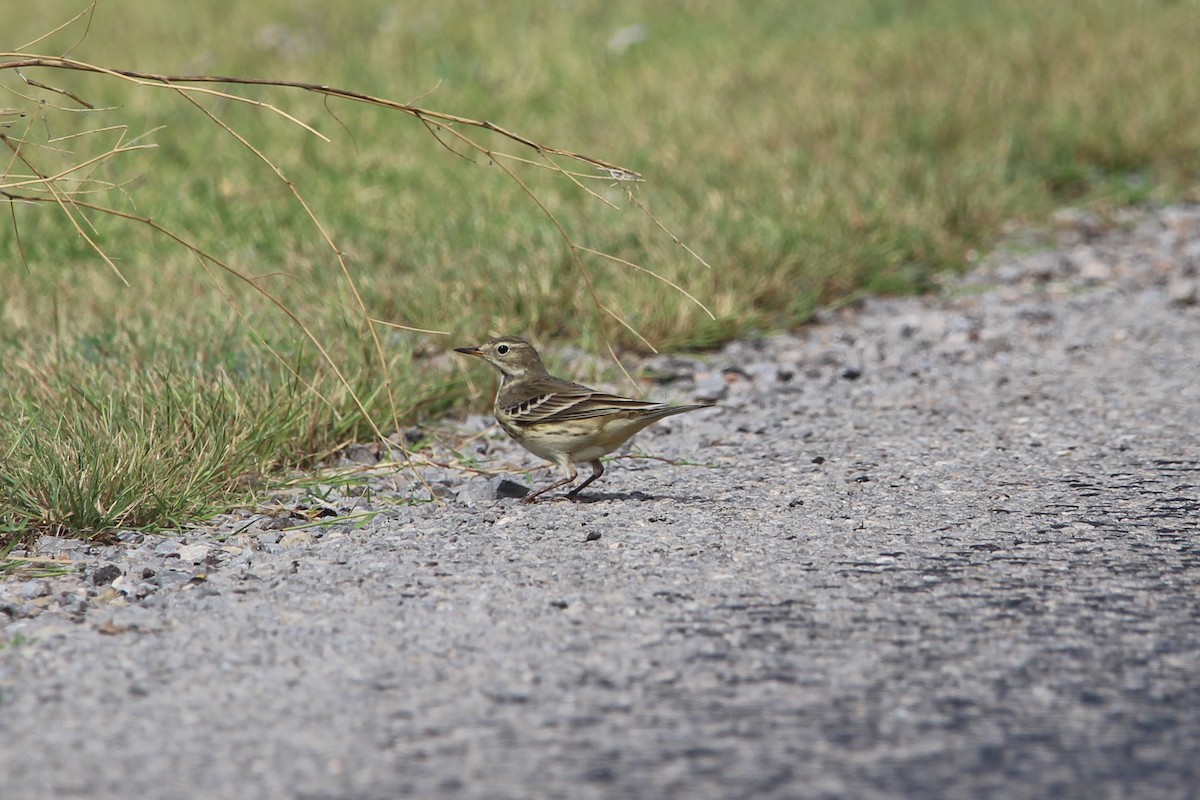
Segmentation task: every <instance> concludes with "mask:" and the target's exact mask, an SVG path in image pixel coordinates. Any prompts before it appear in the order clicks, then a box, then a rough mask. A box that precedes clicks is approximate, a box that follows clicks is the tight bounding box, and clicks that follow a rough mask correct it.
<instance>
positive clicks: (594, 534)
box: [583, 531, 600, 542]
mask: <svg viewBox="0 0 1200 800" xmlns="http://www.w3.org/2000/svg"><path fill="white" fill-rule="evenodd" d="M583 540H584V541H585V542H598V541H600V531H588V532H587V535H586V536H584V537H583Z"/></svg>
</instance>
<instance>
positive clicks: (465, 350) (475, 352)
mask: <svg viewBox="0 0 1200 800" xmlns="http://www.w3.org/2000/svg"><path fill="white" fill-rule="evenodd" d="M454 352H456V353H462V354H463V355H466V356H479V357H481V358H482V357H483V351H482V350H480V349H479V348H478V347H456V348H454Z"/></svg>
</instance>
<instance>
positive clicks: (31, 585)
mask: <svg viewBox="0 0 1200 800" xmlns="http://www.w3.org/2000/svg"><path fill="white" fill-rule="evenodd" d="M50 591H51V589H50V581H47V580H32V581H25V583H23V584H21V589H20V591H19V592H18V594H20V595H21V599H23V600H33V599H34V598H35V597H45V596H46V595H48V594H50Z"/></svg>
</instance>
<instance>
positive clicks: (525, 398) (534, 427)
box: [454, 336, 713, 503]
mask: <svg viewBox="0 0 1200 800" xmlns="http://www.w3.org/2000/svg"><path fill="white" fill-rule="evenodd" d="M454 349H455V352H458V353H462V354H464V355H468V356H476V357H478V358H482V359H483V360H484V361H486V362H488V363H489V364H491V365H492V366H493V367H495V368H496V370H497V371H498V372H499V373H500V385H499V386H498V387H497V388H496V399H495V402H494V403H493V406H492V411H493V413H495V415H496V421H497V422H498V423H500V427H501V428H503V429H504V432H505V433H507V434H508V435H509V436H511V437H512V438H513V439H515V440H516V442H517V443H518V444H520V445H521V446H522V447H524V448H525V449H526V450H528V451H529V452H531V453H533V454H534V455H536V456H538V457H539V458H543V459H545V460H546V461H550V462H553V463H554V464H556V465H557V466H558V467H560V468H561V469H562V471H563V472H564V473H565V475H566V477H564V478H563V479H562V480H560V481H556V482H555V483H552V484H550V485H549V486H546V487H544V488H542V489H538V490H537V491H536V492H533V493H531V494H528V495H526V496H525V497H524V498H522V502H525V503H533V502H536V501H537V499H538V498H539V497H541V496H542V495H544V494H545V493H546V492H549V491H553V490H554V489H558V488H561V487H563V486H568V485H570V484H572V483H574V482H575V479H576V478H577V477H578V476H579V472H578V470H577V469H576V468H575V465H576V464H585V463H586V464H590V465H591V467H592V474H591V475H590V476H589V477H588V478H587V479H585V480H584V482H583V483H581V484H579V485H578V486H576V487H575V488H574V489H572V490H571V491H570V492H568V493H567V495H566V496H567V498H568V499H570V500H576V499H578V498H579V493H580V492H581V491H583V490H584V488H585V487H587V486H588V485H589V484H591V483H592V482H593V481H595V480H596V479H597V478H599V477H600V476H601V475H603V474H604V464H603V463H602V462H601V461H600V457H601V456H604V455H607V454H608V453H611V452H612V451H614V450H616V449H617V448H618V447H620V446H621V445H623V444H625V442H627V441H629V439H630V438H631V437H632V436H633V435H634V434H635V433H637V432H638V431H640V430H642V429H643V428H645V427H647V426H649V425H652V424H654V423H655V422H658V421H659V420H660V419H665V418H666V417H670V416H674V415H675V414H683V413H686V412H688V411H697V410H699V409H702V408H712V407H713V404H712V403H696V404H693V405H683V406H672V405H667V404H666V403H652V402H649V401H646V400H636V399H634V398H632V397H621V396H620V395H615V394H606V393H604V392H599V391H597V390H595V389H591V388H589V387H587V386H584V385H582V384H578V383H572V382H571V381H566V380H563V379H562V378H556V377H554V376H553V375H551V374H550V373H549V372H548V371H547V370H546V367H545V365H544V364H543V363H542V358H541V356H539V355H538V352H537V350H536V349H535V348H534V346H533V345H531V344H530V343H529V342H527V341H526V340H524V339H521V338H519V337H516V336H502V337H500V338H499V339H492V340H491V341H489V342H485V343H484V344H481V345H478V346H476V347H456V348H454Z"/></svg>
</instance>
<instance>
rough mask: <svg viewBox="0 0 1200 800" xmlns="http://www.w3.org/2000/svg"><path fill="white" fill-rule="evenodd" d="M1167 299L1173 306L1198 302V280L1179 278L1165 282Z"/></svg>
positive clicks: (1199, 285) (1199, 282)
mask: <svg viewBox="0 0 1200 800" xmlns="http://www.w3.org/2000/svg"><path fill="white" fill-rule="evenodd" d="M1167 301H1168V302H1170V304H1171V305H1173V306H1194V305H1196V303H1197V302H1200V281H1196V280H1188V279H1187V278H1179V279H1176V280H1173V281H1171V282H1170V283H1169V284H1167Z"/></svg>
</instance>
